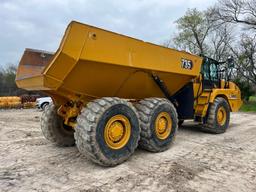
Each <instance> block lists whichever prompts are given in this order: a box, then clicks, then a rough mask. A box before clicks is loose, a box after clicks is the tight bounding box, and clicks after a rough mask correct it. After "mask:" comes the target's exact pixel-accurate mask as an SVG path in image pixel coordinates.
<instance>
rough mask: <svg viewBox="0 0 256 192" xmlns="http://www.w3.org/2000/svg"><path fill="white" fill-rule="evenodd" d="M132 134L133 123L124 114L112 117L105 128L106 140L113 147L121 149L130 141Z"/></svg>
mask: <svg viewBox="0 0 256 192" xmlns="http://www.w3.org/2000/svg"><path fill="white" fill-rule="evenodd" d="M130 136H131V124H130V121H129V119H128V118H127V117H125V116H124V115H115V116H113V117H111V118H110V119H109V120H108V122H107V124H106V126H105V129H104V140H105V142H106V144H107V146H108V147H110V148H111V149H115V150H117V149H121V148H122V147H124V146H125V145H126V144H127V142H128V141H129V139H130Z"/></svg>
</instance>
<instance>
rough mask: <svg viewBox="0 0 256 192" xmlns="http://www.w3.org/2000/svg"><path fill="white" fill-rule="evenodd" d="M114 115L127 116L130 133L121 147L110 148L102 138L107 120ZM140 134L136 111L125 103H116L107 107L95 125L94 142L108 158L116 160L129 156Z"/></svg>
mask: <svg viewBox="0 0 256 192" xmlns="http://www.w3.org/2000/svg"><path fill="white" fill-rule="evenodd" d="M115 115H124V116H125V117H127V118H128V120H129V121H130V124H131V135H130V138H129V141H128V142H127V144H126V145H125V146H124V147H122V148H121V149H112V148H110V147H108V146H107V144H106V142H105V140H104V130H105V126H106V124H107V122H108V120H109V119H110V118H111V117H113V116H115ZM139 135H140V128H139V120H138V117H137V115H136V113H135V112H134V111H133V110H132V109H131V108H130V107H129V106H127V105H125V104H116V105H113V106H111V107H110V108H109V109H107V110H106V111H105V112H104V113H103V114H102V116H101V118H100V119H99V123H98V124H97V127H96V142H97V144H98V146H99V148H100V150H101V152H102V153H103V155H104V156H105V157H106V158H108V159H113V160H118V159H123V158H126V157H128V156H130V154H131V152H132V151H134V150H135V148H136V147H137V145H138V141H139Z"/></svg>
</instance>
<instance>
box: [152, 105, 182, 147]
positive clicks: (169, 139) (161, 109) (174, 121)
mask: <svg viewBox="0 0 256 192" xmlns="http://www.w3.org/2000/svg"><path fill="white" fill-rule="evenodd" d="M161 112H167V113H168V114H169V115H170V118H171V120H172V130H171V133H170V135H169V136H168V137H167V138H166V139H164V140H162V139H159V138H158V137H157V135H156V132H155V121H156V118H157V116H158V115H159V113H161ZM177 124H178V122H177V118H175V112H174V111H173V110H172V107H171V106H169V105H168V104H161V105H159V106H158V107H157V108H155V109H154V110H153V114H152V116H151V119H150V130H151V133H152V135H151V137H152V140H153V141H154V143H155V145H156V146H157V147H158V148H164V147H167V146H169V144H170V143H171V142H172V141H173V140H174V137H175V135H176V131H177Z"/></svg>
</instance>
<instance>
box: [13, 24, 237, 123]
mask: <svg viewBox="0 0 256 192" xmlns="http://www.w3.org/2000/svg"><path fill="white" fill-rule="evenodd" d="M36 53H39V54H37V58H35V50H31V49H27V50H26V51H25V52H24V55H23V57H22V59H21V61H20V64H19V67H18V70H17V75H16V83H17V85H18V87H19V88H23V89H27V90H40V91H44V92H46V93H47V94H49V95H50V96H51V97H52V98H53V100H54V103H55V104H57V105H58V106H61V105H64V104H66V103H67V102H68V101H73V102H78V103H79V102H80V103H83V105H85V104H86V103H88V102H89V101H91V100H93V99H95V98H101V97H120V98H127V99H143V98H148V97H164V95H163V93H162V91H161V90H160V89H159V87H158V86H157V85H156V83H155V82H154V81H153V78H152V75H157V76H159V78H160V79H161V80H163V82H165V85H166V87H167V89H168V90H169V92H170V94H171V95H173V94H175V93H176V92H177V91H178V90H179V89H181V88H182V87H183V86H184V85H186V84H187V83H188V82H190V81H192V80H193V81H194V96H195V97H196V95H197V93H198V92H199V93H200V94H201V93H202V86H201V85H200V83H199V82H200V81H201V80H202V77H201V75H200V69H201V65H202V61H203V58H201V57H199V56H196V55H192V54H189V53H187V52H184V51H177V50H174V49H169V48H165V47H162V46H158V45H155V44H151V43H147V42H143V41H141V40H138V39H134V38H131V37H127V36H124V35H121V34H117V33H113V32H110V31H106V30H103V29H100V28H97V27H93V26H89V25H86V24H82V23H78V22H75V21H73V22H71V23H70V24H69V25H68V27H67V29H66V32H65V34H64V37H63V39H62V41H61V43H60V46H59V48H58V50H57V51H56V53H55V54H54V55H52V56H51V59H49V58H48V60H46V61H45V62H43V63H38V62H37V59H39V60H43V61H44V58H41V57H43V56H44V55H45V54H47V53H45V52H42V54H41V55H40V53H41V52H40V51H36ZM182 59H187V60H191V61H192V62H193V67H192V69H191V70H189V69H184V68H182V65H181V64H182ZM229 87H230V88H229V89H224V82H222V83H221V88H220V89H217V88H214V89H213V90H212V92H211V93H209V92H207V91H206V92H204V93H202V94H201V96H200V98H198V102H197V101H196V102H195V103H194V107H195V112H196V115H198V116H201V117H204V116H205V115H206V112H207V109H208V103H207V104H204V103H205V102H206V101H207V102H210V103H212V102H213V101H214V99H215V98H216V97H218V96H221V97H224V98H226V99H227V100H228V103H229V105H230V108H231V110H232V111H237V110H238V109H239V107H240V106H241V98H240V91H239V89H238V87H237V86H236V85H235V84H234V83H231V82H230V83H229ZM79 110H80V109H79ZM79 110H77V109H74V110H73V109H70V108H66V111H65V115H63V114H62V116H65V117H64V118H65V122H66V124H69V119H70V118H72V117H74V115H78V114H79V112H80V111H79ZM71 124H72V122H71ZM69 125H70V124H69ZM71 126H72V125H71Z"/></svg>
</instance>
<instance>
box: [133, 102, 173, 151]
mask: <svg viewBox="0 0 256 192" xmlns="http://www.w3.org/2000/svg"><path fill="white" fill-rule="evenodd" d="M136 108H137V110H138V113H139V119H140V126H141V139H140V141H139V146H140V147H141V148H143V149H146V150H148V151H151V152H160V151H165V150H167V149H168V148H169V147H170V145H171V144H172V142H173V141H174V138H175V135H176V132H177V129H178V118H177V113H176V109H175V107H174V106H173V104H172V103H171V102H170V101H168V100H166V99H161V98H148V99H144V100H141V101H140V102H139V103H138V104H136Z"/></svg>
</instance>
